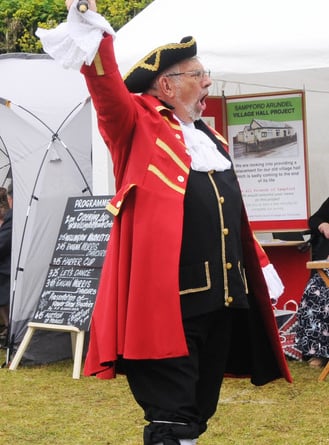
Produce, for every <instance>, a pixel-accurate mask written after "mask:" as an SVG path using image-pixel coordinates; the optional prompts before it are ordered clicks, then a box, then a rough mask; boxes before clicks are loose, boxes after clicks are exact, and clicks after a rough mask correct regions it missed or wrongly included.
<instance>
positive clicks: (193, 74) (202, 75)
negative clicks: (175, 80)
mask: <svg viewBox="0 0 329 445" xmlns="http://www.w3.org/2000/svg"><path fill="white" fill-rule="evenodd" d="M184 75H186V76H190V77H194V79H195V80H203V79H204V78H205V77H210V71H209V70H206V71H204V70H194V71H184V72H183V73H169V74H167V75H166V77H175V76H184Z"/></svg>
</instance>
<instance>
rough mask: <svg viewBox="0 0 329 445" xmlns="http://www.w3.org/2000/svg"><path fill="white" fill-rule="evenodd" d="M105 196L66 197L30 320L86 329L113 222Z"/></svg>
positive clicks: (107, 199)
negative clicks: (52, 249)
mask: <svg viewBox="0 0 329 445" xmlns="http://www.w3.org/2000/svg"><path fill="white" fill-rule="evenodd" d="M109 199H110V196H90V197H76V198H69V199H68V201H67V205H66V209H65V213H64V216H63V220H62V224H61V227H60V231H59V235H58V237H57V242H56V246H55V249H54V253H53V257H52V261H51V264H50V266H49V270H48V274H47V278H46V281H45V283H44V287H43V290H42V292H41V296H40V300H39V303H38V307H37V310H36V312H35V314H34V318H33V321H34V322H38V323H44V324H52V325H63V326H74V327H76V328H78V329H80V330H82V331H87V330H88V329H89V324H90V319H91V314H92V310H93V307H94V304H95V298H96V293H97V288H98V282H99V277H100V273H101V269H102V266H103V261H104V256H105V251H106V247H107V242H108V240H109V237H110V231H111V228H112V225H113V220H112V215H111V214H110V213H109V212H108V211H107V210H106V209H105V207H106V205H107V203H108V201H109Z"/></svg>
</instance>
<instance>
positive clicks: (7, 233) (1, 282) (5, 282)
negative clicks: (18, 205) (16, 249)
mask: <svg viewBox="0 0 329 445" xmlns="http://www.w3.org/2000/svg"><path fill="white" fill-rule="evenodd" d="M11 240H12V209H9V210H8V212H7V213H6V215H5V217H4V221H3V223H2V225H1V227H0V306H5V305H7V304H9V298H10V271H11Z"/></svg>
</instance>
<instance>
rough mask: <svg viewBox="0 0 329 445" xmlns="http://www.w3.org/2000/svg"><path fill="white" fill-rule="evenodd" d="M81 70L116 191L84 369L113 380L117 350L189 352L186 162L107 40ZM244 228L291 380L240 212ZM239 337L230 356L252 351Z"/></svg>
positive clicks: (262, 309) (156, 354)
mask: <svg viewBox="0 0 329 445" xmlns="http://www.w3.org/2000/svg"><path fill="white" fill-rule="evenodd" d="M82 73H83V74H84V75H85V77H86V81H87V85H88V88H89V91H90V94H91V97H92V99H93V103H94V106H95V108H96V111H97V115H98V123H99V129H100V132H101V134H102V136H103V138H104V140H105V142H106V144H107V146H108V148H109V150H110V152H111V156H112V160H113V166H114V167H113V168H114V176H115V179H116V190H117V192H116V195H115V196H114V198H113V199H112V200H111V202H110V203H109V210H110V212H112V213H113V214H114V215H115V218H114V224H113V227H112V230H111V236H110V240H109V245H108V249H107V254H106V257H105V260H104V265H103V270H102V275H101V279H100V284H99V289H98V295H97V299H96V304H95V309H94V312H93V317H92V323H91V332H90V343H89V350H88V354H87V357H86V362H85V368H84V373H85V375H94V374H98V376H99V377H101V378H109V377H113V376H114V372H113V368H109V364H113V363H114V362H115V361H116V360H117V358H118V356H123V357H124V358H129V359H159V358H170V357H178V356H184V355H187V354H188V350H187V346H186V341H185V336H184V331H183V326H182V317H181V308H180V296H179V258H180V247H181V239H182V227H183V200H184V193H185V187H186V184H187V179H188V175H189V169H190V163H191V159H190V156H189V154H188V153H187V149H186V146H185V144H184V137H183V134H182V131H181V128H180V125H179V123H178V122H177V121H176V120H175V118H174V117H173V114H172V111H171V110H169V109H168V108H166V107H165V106H164V105H162V104H161V103H160V102H159V101H158V99H156V98H155V97H152V96H149V95H142V96H139V95H135V94H130V93H129V92H128V90H127V89H126V87H125V85H124V83H123V81H122V78H121V75H120V73H119V71H118V68H117V64H116V61H115V57H114V52H113V45H112V37H111V36H107V37H106V38H104V39H103V40H102V42H101V45H100V48H99V52H98V54H97V56H96V58H95V60H94V63H93V64H92V65H91V66H90V67H89V66H84V67H83V68H82ZM218 138H221V136H220V135H219V134H218ZM241 230H242V240H243V249H244V256H245V262H246V273H247V280H248V286H249V290H250V293H251V295H252V297H251V300H252V302H251V305H252V307H253V308H254V309H252V310H255V311H256V312H257V314H258V315H257V317H256V320H258V321H257V322H256V323H258V324H259V325H260V327H259V326H258V328H259V330H257V332H258V334H259V333H260V336H264V338H268V339H269V342H270V343H269V344H270V346H269V349H270V350H271V354H272V355H273V356H275V361H276V363H277V364H278V367H279V369H280V371H279V375H276V376H275V377H280V376H284V377H285V378H286V379H287V380H289V381H290V380H291V378H290V374H289V371H288V368H287V365H286V361H285V358H284V355H283V352H282V349H281V344H280V340H279V337H278V333H277V328H276V322H275V318H274V315H273V310H272V307H271V303H270V298H269V295H268V291H267V287H266V283H265V281H264V277H263V273H262V270H261V268H260V265H259V261H258V257H257V253H256V250H255V249H256V247H255V242H254V238H253V235H252V232H251V230H250V227H249V223H248V221H247V217H246V213H245V212H244V213H243V220H242V221H241ZM253 301H255V303H253ZM239 336H240V335H239V332H237V338H238V337H239ZM244 337H245V334H244V332H243V331H242V332H241V343H240V340H239V342H238V343H239V344H237V345H236V346H235V347H234V348H233V349H232V353H233V354H235V355H236V356H239V354H240V351H242V350H244V351H247V352H248V353H250V354H251V355H255V352H254V351H253V354H252V351H251V349H250V348H251V343H252V342H248V344H244ZM254 341H257V339H253V342H254ZM252 347H254V345H253V346H252ZM237 348H239V349H237ZM256 349H257V348H256ZM259 360H260V361H261V358H260V359H259ZM265 362H266V360H265ZM262 366H265V372H264V370H262V373H263V374H267V370H266V363H265V364H262ZM252 367H254V364H253V365H252ZM238 368H239V366H237V367H236V369H234V370H233V371H234V373H235V374H237V375H239V374H246V373H248V374H250V375H251V376H252V373H253V371H254V370H253V369H251V367H250V369H247V370H246V369H245V367H244V366H242V367H241V369H238ZM256 368H257V366H256ZM230 371H231V370H230ZM246 371H247V372H246ZM268 375H272V370H269V374H268ZM269 379H270V378H269ZM256 380H257V379H256Z"/></svg>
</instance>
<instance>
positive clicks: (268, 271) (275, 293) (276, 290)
mask: <svg viewBox="0 0 329 445" xmlns="http://www.w3.org/2000/svg"><path fill="white" fill-rule="evenodd" d="M262 271H263V274H264V278H265V281H266V284H267V288H268V291H269V294H270V297H271V300H274V302H275V303H276V302H277V300H278V298H279V297H280V296H281V295H282V294H283V291H284V285H283V283H282V281H281V278H280V277H279V275H278V273H277V271H276V270H275V269H274V267H273V264H268V265H267V266H265V267H262Z"/></svg>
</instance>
